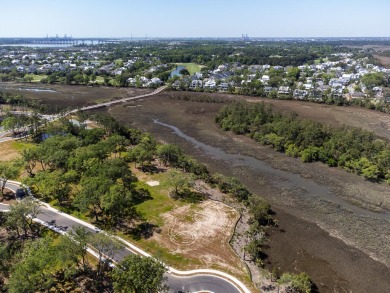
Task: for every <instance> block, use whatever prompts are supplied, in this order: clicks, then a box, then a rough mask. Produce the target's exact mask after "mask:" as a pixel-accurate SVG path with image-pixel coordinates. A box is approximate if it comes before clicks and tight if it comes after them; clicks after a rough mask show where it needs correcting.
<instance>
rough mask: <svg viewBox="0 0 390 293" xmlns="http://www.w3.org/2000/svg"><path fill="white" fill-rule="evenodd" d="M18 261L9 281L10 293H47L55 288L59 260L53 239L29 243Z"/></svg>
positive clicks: (42, 239)
mask: <svg viewBox="0 0 390 293" xmlns="http://www.w3.org/2000/svg"><path fill="white" fill-rule="evenodd" d="M17 259H19V261H18V262H17V263H16V264H15V265H14V266H13V268H12V270H11V276H10V279H9V285H8V288H9V292H10V293H20V292H24V293H30V292H31V293H34V292H37V291H40V292H47V291H48V290H49V289H50V288H51V287H52V286H53V284H54V282H55V279H54V276H53V271H54V270H55V267H56V264H57V263H58V259H57V253H56V250H55V247H54V246H53V240H52V239H51V238H41V239H37V240H34V241H31V242H29V243H28V245H27V244H26V245H25V248H24V250H23V251H22V252H21V253H20V255H19V257H18V258H17Z"/></svg>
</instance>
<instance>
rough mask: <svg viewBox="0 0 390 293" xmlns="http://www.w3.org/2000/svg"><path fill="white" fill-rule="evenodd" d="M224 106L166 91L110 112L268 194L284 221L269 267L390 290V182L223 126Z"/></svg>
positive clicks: (324, 284) (327, 288)
mask: <svg viewBox="0 0 390 293" xmlns="http://www.w3.org/2000/svg"><path fill="white" fill-rule="evenodd" d="M222 106H223V104H222V103H206V102H192V101H183V100H178V99H176V98H174V99H172V98H171V93H165V94H161V95H158V96H155V97H152V98H148V99H145V100H143V101H137V102H134V103H129V104H127V105H120V106H116V107H114V108H111V109H109V110H108V112H109V113H110V114H111V115H112V116H113V117H115V118H116V119H117V120H118V121H120V122H122V123H125V124H127V125H129V126H133V127H137V128H139V129H143V130H146V131H149V132H151V133H153V134H154V135H155V136H156V137H157V138H159V139H160V140H163V141H166V142H169V143H176V144H179V145H181V146H182V147H183V148H185V149H186V152H187V153H190V154H191V155H193V156H194V157H196V158H197V159H198V160H200V161H202V162H204V163H206V164H207V165H208V167H209V169H210V170H211V171H214V172H220V173H223V174H225V175H233V176H236V177H238V178H239V179H240V180H241V181H242V182H243V183H245V184H246V185H247V186H248V188H249V189H250V190H251V191H252V192H253V193H255V194H259V195H262V196H264V197H266V198H267V199H268V200H269V201H270V202H271V204H272V206H273V208H274V210H275V212H276V218H277V219H278V221H279V229H278V230H275V231H273V232H272V233H271V235H270V242H269V248H267V249H266V250H265V253H266V255H268V258H267V260H266V261H267V265H268V266H269V267H272V266H278V267H279V268H280V270H281V271H292V272H299V271H306V272H308V273H309V274H310V276H311V277H312V279H313V280H314V282H315V283H316V285H317V287H318V289H319V291H320V292H349V291H353V292H387V291H389V288H390V279H389V276H390V270H389V267H388V266H389V265H390V225H389V220H390V215H389V213H388V210H390V200H389V194H390V186H388V185H385V184H373V183H370V182H367V181H365V180H364V179H363V178H361V177H358V176H356V175H353V174H349V173H347V172H345V171H343V170H341V169H337V168H329V167H328V166H325V165H323V164H320V163H315V164H303V163H302V162H301V161H300V160H299V159H294V158H289V157H286V156H285V155H284V154H280V153H277V152H275V151H274V150H272V149H270V148H268V147H264V146H261V145H259V144H257V143H256V142H254V141H252V140H251V139H249V138H247V137H244V136H236V135H234V134H232V133H227V132H223V131H222V130H220V129H219V128H218V126H217V125H216V124H215V123H214V117H215V115H216V113H217V111H218V110H219V109H220V108H221V107H222ZM153 119H159V121H160V122H162V123H164V124H165V125H162V124H158V123H155V122H154V120H153ZM174 127H177V131H175V129H174ZM182 134H184V135H182ZM248 162H249V163H248Z"/></svg>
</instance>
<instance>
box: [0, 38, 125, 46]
mask: <svg viewBox="0 0 390 293" xmlns="http://www.w3.org/2000/svg"><path fill="white" fill-rule="evenodd" d="M120 42H123V40H119V39H113V38H72V37H46V38H2V39H0V43H4V44H7V45H19V44H23V45H24V44H37V45H80V44H92V45H94V44H117V43H120Z"/></svg>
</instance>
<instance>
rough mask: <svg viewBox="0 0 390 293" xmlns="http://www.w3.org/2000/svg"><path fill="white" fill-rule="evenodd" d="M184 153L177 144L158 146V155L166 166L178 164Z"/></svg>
mask: <svg viewBox="0 0 390 293" xmlns="http://www.w3.org/2000/svg"><path fill="white" fill-rule="evenodd" d="M182 155H183V150H182V149H181V148H180V147H179V146H177V145H172V144H162V145H159V146H158V147H157V156H158V158H159V159H160V160H161V162H162V163H163V164H164V165H165V166H167V165H168V164H172V165H173V166H175V165H177V164H178V163H179V159H180V157H181V156H182Z"/></svg>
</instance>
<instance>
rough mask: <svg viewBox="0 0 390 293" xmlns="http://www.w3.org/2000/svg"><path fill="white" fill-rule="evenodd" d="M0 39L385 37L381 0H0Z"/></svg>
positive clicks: (385, 2) (387, 8)
mask: <svg viewBox="0 0 390 293" xmlns="http://www.w3.org/2000/svg"><path fill="white" fill-rule="evenodd" d="M0 11H1V13H0V15H1V17H0V37H44V36H46V34H48V35H49V36H54V35H56V34H58V35H60V36H63V35H64V34H68V36H69V35H72V36H73V37H130V36H131V35H133V36H134V37H145V36H146V35H147V36H148V37H238V36H241V34H242V33H246V34H248V35H249V36H251V37H344V36H352V37H362V36H367V37H371V36H372V37H376V36H386V37H387V36H390V17H389V13H390V1H389V0H370V1H368V0H366V1H363V0H317V1H316V0H267V1H264V0H238V1H232V0H225V1H222V0H197V1H188V0H142V1H139V0H104V1H102V0H77V1H76V0H18V1H11V0H0Z"/></svg>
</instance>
